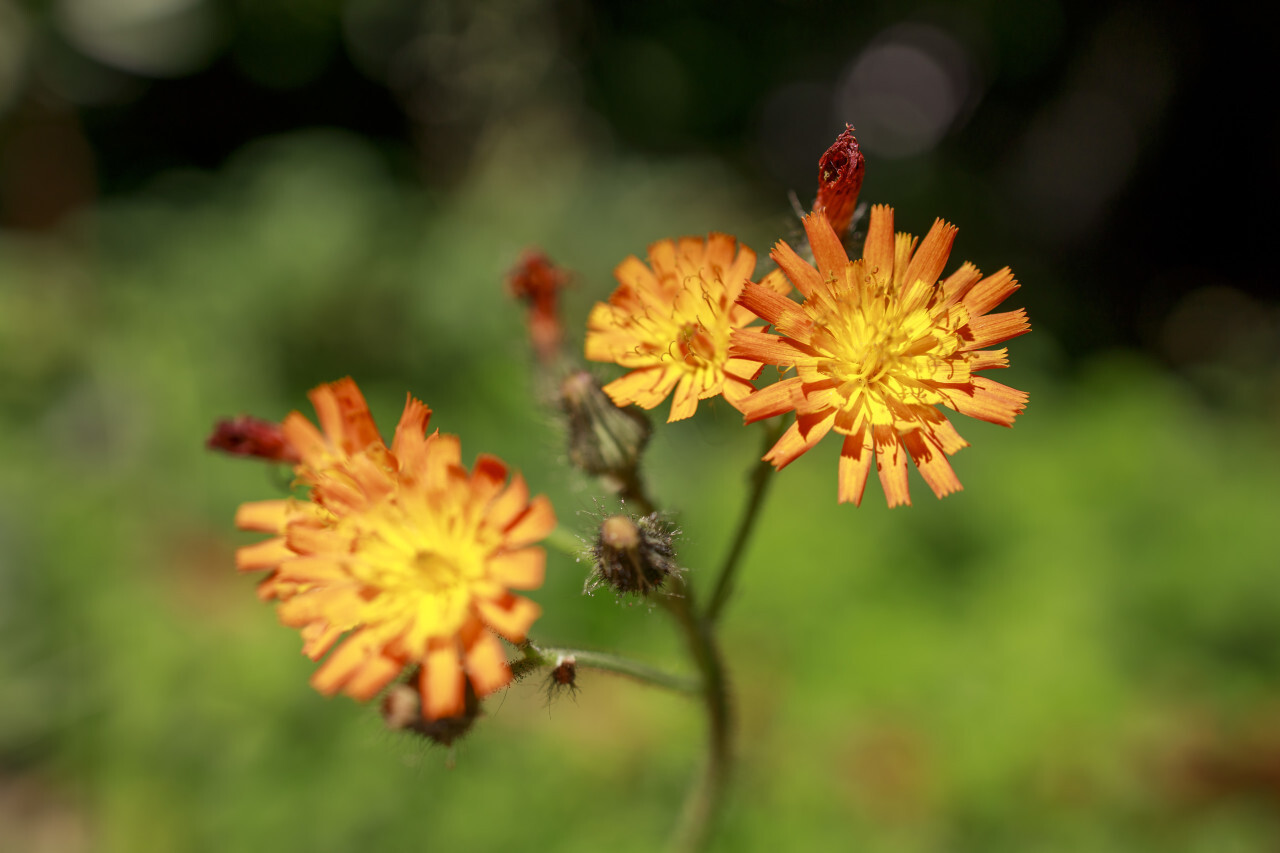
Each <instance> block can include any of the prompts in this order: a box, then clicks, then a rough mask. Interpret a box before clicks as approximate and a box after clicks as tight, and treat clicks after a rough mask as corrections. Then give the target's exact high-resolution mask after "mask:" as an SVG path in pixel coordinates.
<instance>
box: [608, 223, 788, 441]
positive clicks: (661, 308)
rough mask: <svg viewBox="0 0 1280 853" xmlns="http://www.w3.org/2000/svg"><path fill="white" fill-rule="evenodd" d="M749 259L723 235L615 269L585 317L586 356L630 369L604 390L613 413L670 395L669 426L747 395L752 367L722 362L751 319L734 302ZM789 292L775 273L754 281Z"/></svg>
mask: <svg viewBox="0 0 1280 853" xmlns="http://www.w3.org/2000/svg"><path fill="white" fill-rule="evenodd" d="M755 265H756V254H755V252H753V251H751V250H750V249H748V248H747V247H746V246H739V245H738V243H737V241H736V240H735V239H734V238H733V237H730V236H729V235H727V234H711V235H709V236H708V237H707V239H706V240H705V241H703V240H700V239H698V238H696V237H686V238H684V239H682V240H679V241H678V242H677V241H673V240H662V241H660V242H658V243H654V244H653V245H652V246H650V247H649V263H648V264H647V265H646V264H645V263H644V262H643V261H641V260H640V259H639V258H637V257H635V256H634V255H633V256H631V257H629V258H627V259H626V260H625V261H623V262H622V263H621V264H619V265H618V268H617V269H616V270H614V276H615V277H616V278H617V279H618V282H619V285H618V288H617V289H616V290H615V291H614V292H613V295H612V296H610V297H609V301H608V302H607V303H605V302H598V303H596V305H595V307H594V308H592V309H591V315H590V317H588V319H587V342H586V356H587V358H588V359H591V360H592V361H612V362H615V363H617V364H619V365H621V366H622V367H626V368H630V369H631V372H630V373H628V374H627V375H625V376H623V377H622V378H621V379H617V380H615V381H613V382H610V383H609V384H608V385H606V386H604V390H605V392H606V393H608V395H609V396H610V397H611V398H612V399H613V401H614V403H616V404H617V405H619V406H626V405H630V404H631V403H635V404H637V405H640V406H643V407H644V408H646V409H652V408H654V407H655V406H657V405H658V404H659V403H661V402H662V401H663V400H665V399H666V398H667V396H668V395H670V396H671V397H672V401H671V414H670V416H669V417H668V418H667V420H668V422H670V421H678V420H681V419H683V418H687V417H689V416H690V415H692V414H693V413H694V412H695V411H696V410H697V408H698V401H699V400H705V399H707V398H708V397H714V396H715V395H717V394H723V395H724V398H725V399H726V400H728V401H729V403H730V404H732V405H734V406H735V407H736V406H737V405H738V404H739V402H740V401H741V400H742V398H743V397H745V396H746V395H747V394H749V393H750V392H751V390H752V386H751V380H752V379H754V378H755V377H756V376H757V375H758V374H759V373H760V369H761V364H760V362H759V361H754V360H751V359H746V358H735V357H731V356H730V355H729V333H730V332H731V331H732V330H733V329H738V328H741V327H743V326H745V325H747V323H750V322H751V321H752V320H754V319H755V315H754V314H752V313H751V312H750V311H748V310H746V309H745V308H742V307H741V306H739V305H735V304H734V303H735V301H736V300H737V298H738V295H739V294H740V293H741V292H742V286H743V284H744V283H745V282H746V281H747V280H748V279H749V278H750V277H751V275H752V273H753V272H754V270H755ZM762 284H763V285H764V286H766V287H771V288H774V289H775V290H776V291H777V292H779V293H785V292H786V291H787V290H789V289H790V285H789V284H787V282H786V279H785V278H783V277H782V276H781V275H772V276H769V277H768V278H766V279H765V280H764V282H763V283H762Z"/></svg>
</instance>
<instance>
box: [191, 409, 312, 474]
mask: <svg viewBox="0 0 1280 853" xmlns="http://www.w3.org/2000/svg"><path fill="white" fill-rule="evenodd" d="M205 447H208V448H209V449H210V450H221V451H222V452H223V453H230V454H231V455H232V456H256V457H257V458H259V459H269V460H271V461H273V462H287V463H289V464H290V465H294V464H297V463H298V462H300V461H301V460H302V457H301V456H299V455H298V450H297V448H295V447H294V446H293V445H292V444H290V443H289V441H288V439H286V438H285V437H284V431H283V430H282V429H281V428H280V424H277V423H274V422H272V421H266V420H263V419H262V418H255V417H252V416H251V415H239V416H237V417H234V418H223V419H222V420H220V421H218V423H217V424H216V425H215V426H214V428H213V434H212V435H210V436H209V438H208V440H207V441H206V442H205Z"/></svg>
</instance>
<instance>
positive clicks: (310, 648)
mask: <svg viewBox="0 0 1280 853" xmlns="http://www.w3.org/2000/svg"><path fill="white" fill-rule="evenodd" d="M299 633H301V634H302V653H303V654H304V655H306V656H307V657H309V658H311V659H312V660H320V658H322V657H324V653H325V652H327V651H329V649H330V648H331V647H332V646H333V644H334V642H336V641H337V639H338V638H339V637H341V636H342V635H343V634H344V633H345V631H344V630H343V629H342V628H339V627H337V626H336V625H330V624H329V623H328V622H324V621H317V622H311V623H309V624H307V625H303V626H302V630H301V631H300V632H299Z"/></svg>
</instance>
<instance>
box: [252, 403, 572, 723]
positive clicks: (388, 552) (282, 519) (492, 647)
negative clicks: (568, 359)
mask: <svg viewBox="0 0 1280 853" xmlns="http://www.w3.org/2000/svg"><path fill="white" fill-rule="evenodd" d="M311 400H312V402H313V403H314V404H315V407H316V412H317V414H318V415H319V419H320V424H321V427H322V429H321V430H317V429H316V428H315V427H314V426H313V425H312V424H311V423H310V421H308V420H307V419H306V418H305V417H304V416H302V415H301V414H298V413H296V412H295V413H293V414H291V415H290V416H289V417H288V418H287V419H286V420H285V423H284V430H285V433H286V435H287V436H288V437H289V439H290V441H291V443H292V444H293V446H294V447H296V448H298V451H299V454H300V456H301V459H302V461H301V462H300V463H299V464H298V466H297V467H296V469H295V471H296V473H297V475H298V478H299V480H300V482H301V483H303V484H304V485H307V486H309V487H310V489H311V491H310V495H309V498H308V499H307V500H293V499H291V500H277V501H259V502H255V503H246V504H244V505H242V506H241V507H240V510H239V511H238V512H237V514H236V524H237V526H239V527H240V528H242V529H244V530H257V531H262V532H265V533H273V534H275V538H272V539H267V540H265V541H264V542H259V543H257V544H254V545H249V546H246V547H244V548H241V549H240V551H239V553H238V554H237V559H236V562H237V566H238V567H239V568H240V569H241V570H246V571H257V570H271V572H272V574H271V575H270V576H269V577H268V578H267V579H266V580H265V581H263V583H262V586H261V587H260V588H259V595H260V596H261V597H262V598H263V599H264V600H269V599H275V600H276V601H277V602H278V603H277V612H278V613H279V616H280V619H281V621H282V622H284V623H285V624H286V625H289V626H291V627H295V628H298V629H300V630H301V632H302V637H303V653H304V654H306V655H307V656H308V657H310V658H312V659H313V660H320V658H322V657H323V658H324V660H323V662H322V663H321V664H320V667H319V668H318V669H317V670H316V672H315V674H314V676H313V677H312V679H311V682H312V685H313V686H314V687H315V688H316V689H317V690H319V691H320V692H322V693H325V694H333V693H336V692H339V691H342V692H344V693H347V694H348V695H350V696H352V697H354V698H356V699H360V700H367V699H371V698H372V697H373V696H374V695H376V694H377V693H378V692H379V691H380V690H382V688H384V687H385V686H386V685H387V684H389V683H390V682H391V681H392V680H393V679H395V678H396V677H397V676H399V675H400V674H401V672H402V671H403V670H404V669H405V668H406V667H411V666H415V665H416V666H418V667H420V668H421V674H420V677H419V679H418V687H419V690H420V692H421V694H422V713H423V716H424V717H426V718H428V719H436V718H439V717H445V716H453V715H456V714H461V713H462V712H463V710H464V704H465V693H466V682H467V681H470V683H471V686H472V688H473V689H474V691H475V693H476V695H477V696H485V695H487V694H489V693H492V692H493V691H494V690H497V689H498V688H500V687H503V686H504V685H506V684H507V683H508V682H509V681H510V680H511V670H510V669H509V668H508V666H507V660H506V654H505V652H504V651H503V648H502V645H501V643H500V642H499V641H498V639H497V636H495V632H496V634H498V635H501V636H503V637H505V638H506V639H508V640H510V641H511V642H516V643H518V642H522V641H523V640H524V639H525V635H526V633H527V632H528V630H529V627H530V625H532V624H533V621H534V620H535V619H536V618H537V617H538V615H539V613H540V608H539V607H538V605H537V604H535V603H534V602H532V601H530V600H529V599H527V598H522V597H520V596H517V595H514V594H513V593H512V592H511V590H513V589H519V590H527V589H535V588H537V587H539V586H541V585H542V579H543V572H544V568H545V560H546V555H545V553H544V551H543V550H542V549H541V548H538V547H534V543H536V542H537V541H539V540H541V539H542V538H544V537H545V536H546V535H547V534H548V533H550V532H551V530H552V529H553V528H554V527H555V523H556V522H555V514H554V512H553V511H552V509H551V504H550V502H549V501H548V500H547V499H546V498H545V497H542V496H538V497H536V498H533V499H530V497H529V490H528V487H527V486H526V485H525V482H524V479H523V478H522V477H521V476H520V475H519V474H515V475H514V476H512V477H510V479H508V472H507V468H506V466H505V465H504V464H503V463H502V462H501V461H499V460H498V459H496V458H494V457H492V456H481V457H480V458H478V459H477V460H476V464H475V467H474V468H473V470H471V471H468V470H467V469H466V468H465V467H464V466H463V465H462V464H461V446H460V443H459V441H458V439H457V437H456V436H451V435H441V434H440V433H439V432H435V433H432V434H431V435H427V434H426V427H427V421H428V420H429V419H430V416H431V410H430V409H428V408H427V407H426V406H425V405H423V404H422V403H420V402H419V401H417V400H414V399H413V398H409V400H408V401H407V403H406V405H405V410H404V414H403V415H402V416H401V419H400V424H399V426H397V428H396V432H395V438H394V440H393V441H392V443H391V446H390V447H387V446H386V444H385V443H383V440H382V438H381V437H380V436H379V435H378V432H377V429H376V427H375V426H374V423H373V418H372V417H371V416H370V414H369V409H368V407H367V406H366V405H365V402H364V398H363V396H361V395H360V392H359V389H357V388H356V386H355V383H354V382H352V381H351V380H349V379H346V380H342V381H340V382H335V383H333V384H330V385H322V386H321V387H319V388H317V389H316V390H315V391H313V392H312V394H311ZM339 641H341V642H339ZM326 654H327V656H326Z"/></svg>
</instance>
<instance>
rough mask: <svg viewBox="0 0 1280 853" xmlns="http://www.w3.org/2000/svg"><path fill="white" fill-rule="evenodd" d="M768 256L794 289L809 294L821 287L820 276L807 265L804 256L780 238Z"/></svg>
mask: <svg viewBox="0 0 1280 853" xmlns="http://www.w3.org/2000/svg"><path fill="white" fill-rule="evenodd" d="M769 257H771V258H773V261H774V263H776V264H777V265H778V266H779V267H781V268H782V271H783V272H784V273H786V274H787V278H789V279H791V283H792V284H794V285H795V286H796V290H798V291H800V293H801V294H802V295H804V296H806V297H807V296H809V295H810V294H811V293H813V292H815V291H817V290H818V289H819V288H821V287H822V276H821V275H819V274H818V271H817V270H815V269H814V268H813V267H812V266H810V265H809V263H808V262H807V261H805V260H804V258H802V257H800V256H799V255H797V254H796V251H795V249H793V248H791V247H790V246H788V245H787V244H786V243H784V242H782V241H781V240H779V241H778V244H777V245H776V246H774V247H773V252H771V253H770V255H769Z"/></svg>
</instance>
